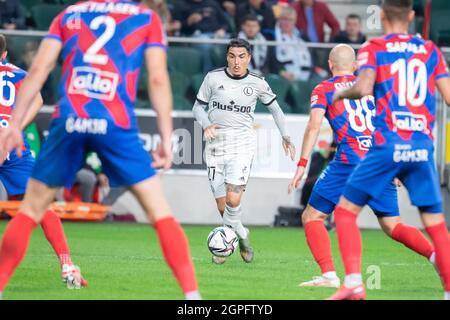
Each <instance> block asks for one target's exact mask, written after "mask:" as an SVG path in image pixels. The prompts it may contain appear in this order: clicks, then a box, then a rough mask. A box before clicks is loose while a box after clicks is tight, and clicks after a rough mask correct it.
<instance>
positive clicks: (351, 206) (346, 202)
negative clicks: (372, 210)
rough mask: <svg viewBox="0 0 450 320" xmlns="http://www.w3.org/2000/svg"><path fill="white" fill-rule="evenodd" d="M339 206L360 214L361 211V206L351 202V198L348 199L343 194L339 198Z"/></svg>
mask: <svg viewBox="0 0 450 320" xmlns="http://www.w3.org/2000/svg"><path fill="white" fill-rule="evenodd" d="M339 206H340V207H342V208H344V209H346V210H348V211H350V212H353V213H356V214H358V213H359V212H361V207H360V206H358V205H357V204H355V203H353V202H351V201H350V200H348V199H347V198H345V197H344V196H342V197H341V198H340V200H339Z"/></svg>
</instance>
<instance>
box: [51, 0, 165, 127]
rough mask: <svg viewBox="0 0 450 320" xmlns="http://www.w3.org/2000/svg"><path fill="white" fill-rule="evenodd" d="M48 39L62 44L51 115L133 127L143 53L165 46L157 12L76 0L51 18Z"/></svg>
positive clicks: (120, 0) (121, 2) (122, 0)
mask: <svg viewBox="0 0 450 320" xmlns="http://www.w3.org/2000/svg"><path fill="white" fill-rule="evenodd" d="M47 38H52V39H56V40H59V41H61V42H62V46H63V48H62V56H63V66H62V75H61V81H60V85H59V95H60V99H59V101H58V103H57V109H56V111H55V117H80V118H101V119H107V120H109V121H113V122H114V123H115V124H116V125H117V126H119V127H121V128H131V127H134V126H135V125H136V120H135V116H134V110H133V107H134V103H135V101H136V91H137V83H138V78H139V72H140V68H141V65H142V62H143V59H144V52H145V50H146V49H147V48H152V47H161V48H163V49H166V47H167V41H166V37H165V33H164V30H163V26H162V23H161V19H160V18H159V16H158V15H157V14H156V13H155V12H153V11H152V10H150V9H149V8H147V7H146V6H143V5H140V4H136V3H133V2H131V1H127V0H117V1H116V0H105V1H102V0H93V1H85V2H79V3H76V4H74V5H72V6H69V7H67V8H66V9H65V10H64V11H62V12H61V13H60V14H59V15H58V16H57V17H56V18H55V19H54V21H53V22H52V24H51V26H50V29H49V32H48V35H47Z"/></svg>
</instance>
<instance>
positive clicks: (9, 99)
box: [0, 60, 29, 164]
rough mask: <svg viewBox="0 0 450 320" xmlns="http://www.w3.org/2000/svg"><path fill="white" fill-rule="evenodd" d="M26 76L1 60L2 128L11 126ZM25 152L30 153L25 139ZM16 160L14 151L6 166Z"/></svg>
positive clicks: (0, 126)
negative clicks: (18, 95) (12, 115)
mask: <svg viewBox="0 0 450 320" xmlns="http://www.w3.org/2000/svg"><path fill="white" fill-rule="evenodd" d="M26 75H27V73H26V72H25V71H24V70H22V69H20V68H18V67H16V66H15V65H13V64H11V63H8V62H6V61H4V60H0V128H6V127H8V125H9V119H10V118H11V114H12V110H13V108H14V106H15V104H16V97H17V94H18V92H19V89H20V86H21V85H22V81H23V79H24V78H25V76H26ZM24 136H25V135H24ZM24 150H25V151H27V152H29V146H28V144H27V142H26V140H25V139H24ZM16 158H17V155H16V152H15V150H13V151H11V152H10V154H9V156H8V159H7V161H6V162H5V164H7V163H8V161H13V160H14V159H16Z"/></svg>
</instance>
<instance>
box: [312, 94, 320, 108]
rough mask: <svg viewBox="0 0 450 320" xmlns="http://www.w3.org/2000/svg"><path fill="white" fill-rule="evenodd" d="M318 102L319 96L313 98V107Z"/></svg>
mask: <svg viewBox="0 0 450 320" xmlns="http://www.w3.org/2000/svg"><path fill="white" fill-rule="evenodd" d="M317 101H319V96H318V95H317V94H315V95H313V96H311V105H315V104H317Z"/></svg>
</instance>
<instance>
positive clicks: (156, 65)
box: [145, 47, 173, 169]
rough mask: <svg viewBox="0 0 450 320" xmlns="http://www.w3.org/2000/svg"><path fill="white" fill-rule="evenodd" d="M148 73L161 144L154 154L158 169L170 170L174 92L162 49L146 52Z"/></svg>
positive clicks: (155, 164)
mask: <svg viewBox="0 0 450 320" xmlns="http://www.w3.org/2000/svg"><path fill="white" fill-rule="evenodd" d="M145 61H146V64H147V70H149V72H148V92H149V97H150V101H151V102H152V105H153V108H154V109H155V112H156V114H157V121H158V129H159V133H160V135H161V144H160V145H159V146H158V150H157V151H156V153H154V154H153V156H154V163H153V165H154V166H155V167H156V168H164V169H169V168H170V166H171V165H172V140H171V139H172V130H173V124H172V115H171V113H172V90H171V87H170V80H169V74H168V72H167V57H166V51H165V50H163V49H161V48H160V47H154V48H148V49H147V50H146V52H145Z"/></svg>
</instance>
